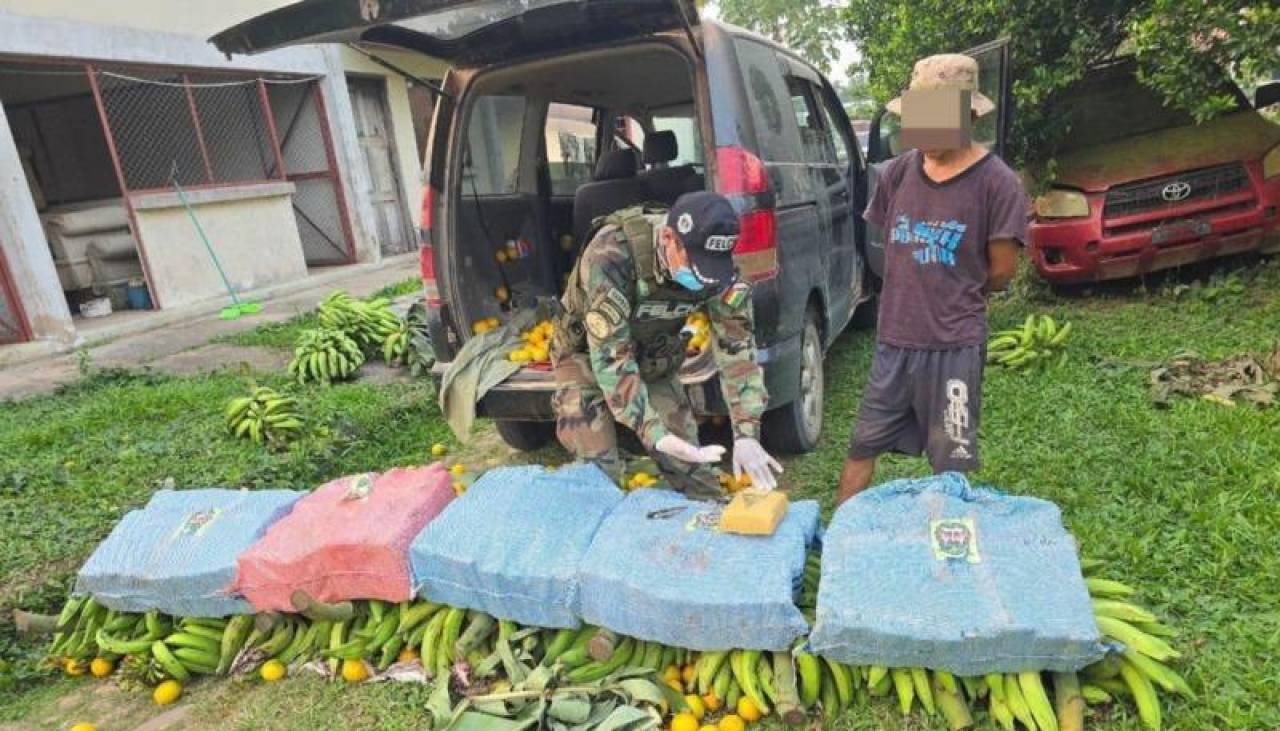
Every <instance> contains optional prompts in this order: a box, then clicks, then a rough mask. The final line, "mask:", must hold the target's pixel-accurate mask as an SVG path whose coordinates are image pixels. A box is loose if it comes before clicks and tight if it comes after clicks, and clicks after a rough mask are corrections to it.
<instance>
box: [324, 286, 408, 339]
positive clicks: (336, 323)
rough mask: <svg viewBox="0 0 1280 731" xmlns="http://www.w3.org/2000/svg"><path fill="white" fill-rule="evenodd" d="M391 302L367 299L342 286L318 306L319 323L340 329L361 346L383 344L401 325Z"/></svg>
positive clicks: (382, 299)
mask: <svg viewBox="0 0 1280 731" xmlns="http://www.w3.org/2000/svg"><path fill="white" fill-rule="evenodd" d="M390 305H391V302H390V301H389V300H387V299H384V298H381V297H379V298H377V299H373V300H369V301H368V302H365V301H363V300H358V299H355V298H354V297H352V296H351V295H349V294H347V293H346V292H344V291H342V290H338V291H336V292H333V293H332V294H330V295H329V296H328V297H325V298H324V300H323V301H322V302H321V303H320V306H319V307H318V308H317V310H316V314H317V315H318V316H319V319H320V325H321V326H322V327H325V328H329V329H332V330H340V331H342V332H343V333H344V334H346V335H347V337H349V338H351V339H352V340H354V341H355V342H356V343H357V344H358V345H359V346H360V348H361V349H362V350H367V349H369V348H372V347H374V346H381V345H382V344H383V343H384V342H385V341H386V340H387V338H388V336H390V335H391V334H393V333H395V332H396V331H397V330H398V329H399V328H400V325H401V323H400V318H399V317H397V316H396V315H395V313H394V312H392V311H391V308H390Z"/></svg>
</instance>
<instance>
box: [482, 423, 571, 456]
mask: <svg viewBox="0 0 1280 731" xmlns="http://www.w3.org/2000/svg"><path fill="white" fill-rule="evenodd" d="M496 426H497V427H498V436H500V437H502V441H504V442H506V443H507V445H508V446H510V447H511V448H512V449H518V450H520V451H521V452H533V451H537V450H539V449H542V448H543V447H545V446H547V445H548V444H550V443H551V440H553V439H555V438H556V425H555V422H551V421H498V422H496Z"/></svg>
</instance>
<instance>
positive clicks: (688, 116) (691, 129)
mask: <svg viewBox="0 0 1280 731" xmlns="http://www.w3.org/2000/svg"><path fill="white" fill-rule="evenodd" d="M653 131H654V132H675V134H676V159H674V160H672V161H671V162H670V163H669V164H670V165H671V167H676V166H679V165H701V164H702V163H703V161H704V160H705V158H704V157H703V152H702V135H701V134H699V130H698V118H697V117H696V116H694V113H693V105H692V104H678V105H675V106H670V107H663V108H661V109H654V110H653Z"/></svg>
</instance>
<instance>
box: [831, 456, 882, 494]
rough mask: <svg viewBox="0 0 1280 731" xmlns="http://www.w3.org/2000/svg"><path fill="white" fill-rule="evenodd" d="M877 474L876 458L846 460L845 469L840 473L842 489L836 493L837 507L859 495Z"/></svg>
mask: <svg viewBox="0 0 1280 731" xmlns="http://www.w3.org/2000/svg"><path fill="white" fill-rule="evenodd" d="M875 472H876V460H875V457H872V458H870V459H846V460H845V461H844V469H843V470H841V471H840V489H839V491H838V492H837V493H836V505H842V504H844V501H845V500H848V499H849V498H851V497H853V496H854V495H857V494H858V493H860V492H862V491H863V490H865V489H867V486H868V485H870V484H871V477H872V475H874V474H875Z"/></svg>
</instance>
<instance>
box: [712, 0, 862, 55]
mask: <svg viewBox="0 0 1280 731" xmlns="http://www.w3.org/2000/svg"><path fill="white" fill-rule="evenodd" d="M717 5H718V6H719V9H720V15H721V17H723V18H724V19H725V20H726V21H728V22H730V23H733V24H734V25H740V26H742V27H743V28H747V29H748V30H753V31H755V32H756V33H759V34H760V35H762V36H765V37H767V38H771V39H773V40H774V41H776V42H778V43H781V44H782V45H784V46H787V47H788V48H792V49H794V50H795V51H797V52H798V53H800V54H801V55H803V56H804V57H805V58H806V59H808V60H809V63H812V64H813V65H814V66H817V67H818V68H819V69H821V70H822V71H823V72H824V73H826V72H829V71H830V70H831V65H832V64H833V63H835V61H836V60H837V59H838V58H839V56H840V54H839V51H838V50H837V49H836V44H837V43H839V42H840V41H842V40H844V39H845V29H844V27H843V26H842V25H841V22H840V16H841V10H840V8H839V7H835V6H833V5H830V4H829V3H824V2H821V0H719V3H717Z"/></svg>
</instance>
